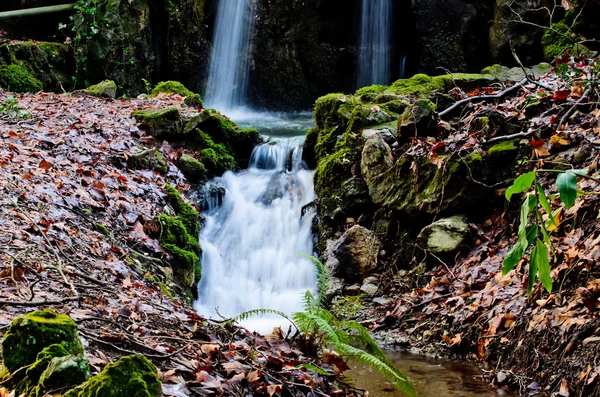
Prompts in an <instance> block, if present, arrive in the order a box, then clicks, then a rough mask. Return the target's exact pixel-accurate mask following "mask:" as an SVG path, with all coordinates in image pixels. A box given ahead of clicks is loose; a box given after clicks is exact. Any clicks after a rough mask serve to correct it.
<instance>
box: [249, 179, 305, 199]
mask: <svg viewBox="0 0 600 397" xmlns="http://www.w3.org/2000/svg"><path fill="white" fill-rule="evenodd" d="M285 196H287V197H292V198H293V199H294V200H301V199H302V186H301V183H300V179H298V176H297V175H296V174H292V173H288V172H286V171H283V172H280V173H278V174H276V175H274V176H273V178H271V180H270V181H269V184H268V185H267V188H266V190H265V192H264V193H263V194H262V195H261V196H260V197H259V198H258V201H259V202H261V203H262V204H264V205H271V203H272V202H273V201H275V200H277V199H280V198H283V197H285Z"/></svg>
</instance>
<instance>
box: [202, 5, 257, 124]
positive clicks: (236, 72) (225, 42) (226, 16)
mask: <svg viewBox="0 0 600 397" xmlns="http://www.w3.org/2000/svg"><path fill="white" fill-rule="evenodd" d="M251 4H252V0H221V1H219V2H218V5H217V7H218V8H217V18H216V21H215V30H214V33H213V41H212V43H213V50H212V54H211V57H210V68H209V72H208V82H207V87H206V92H205V94H204V99H205V103H206V104H207V106H208V107H211V108H216V109H219V110H220V111H221V112H225V113H226V112H227V111H228V110H231V109H235V108H238V107H241V106H243V105H244V103H245V100H246V95H247V92H248V77H249V68H250V42H251V38H252V34H253V32H254V19H253V17H252V15H251V7H250V6H251Z"/></svg>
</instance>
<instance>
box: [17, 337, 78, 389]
mask: <svg viewBox="0 0 600 397" xmlns="http://www.w3.org/2000/svg"><path fill="white" fill-rule="evenodd" d="M68 355H69V352H68V351H67V349H65V348H64V346H63V345H61V344H59V343H55V344H53V345H50V346H47V347H45V348H43V349H42V351H40V352H39V353H38V355H37V357H36V360H35V362H34V363H33V364H32V365H31V367H29V368H28V369H27V371H25V374H26V376H27V377H28V378H29V379H30V381H31V383H32V384H34V385H35V384H37V383H38V381H39V379H40V376H41V375H42V373H43V372H44V371H45V370H46V368H48V364H49V363H50V361H51V360H52V359H53V358H55V357H65V356H68Z"/></svg>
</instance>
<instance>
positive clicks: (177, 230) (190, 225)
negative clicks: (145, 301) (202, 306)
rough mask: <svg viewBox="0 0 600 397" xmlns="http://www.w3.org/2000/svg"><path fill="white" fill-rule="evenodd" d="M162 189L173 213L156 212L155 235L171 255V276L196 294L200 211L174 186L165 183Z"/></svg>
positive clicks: (199, 277) (199, 249)
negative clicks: (156, 229)
mask: <svg viewBox="0 0 600 397" xmlns="http://www.w3.org/2000/svg"><path fill="white" fill-rule="evenodd" d="M165 191H166V192H167V195H168V199H167V201H168V202H169V204H170V205H171V207H173V211H174V212H175V214H176V216H171V215H167V214H160V215H158V216H157V217H156V218H155V219H154V221H155V222H156V223H157V224H158V226H159V230H160V232H159V233H158V235H157V236H156V237H157V238H158V239H159V242H160V244H161V246H162V247H163V248H164V249H165V251H166V252H168V253H169V255H170V256H171V262H170V263H171V267H172V268H173V273H174V276H175V280H176V281H177V282H179V284H180V285H182V286H183V287H184V288H185V290H186V291H187V292H188V293H189V294H190V296H193V297H197V293H198V291H197V288H196V285H197V284H198V282H199V281H200V279H201V278H202V268H201V266H200V255H201V254H202V248H201V247H200V243H199V237H200V214H199V213H198V211H196V210H195V209H194V207H192V206H191V205H190V204H188V203H186V202H185V201H184V200H183V198H182V197H181V195H180V194H179V192H178V191H177V189H175V188H174V187H172V186H170V185H166V186H165Z"/></svg>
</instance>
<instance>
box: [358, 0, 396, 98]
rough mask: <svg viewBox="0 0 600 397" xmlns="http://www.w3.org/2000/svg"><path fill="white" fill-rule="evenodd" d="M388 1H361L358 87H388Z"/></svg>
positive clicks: (391, 17) (389, 58) (389, 1)
mask: <svg viewBox="0 0 600 397" xmlns="http://www.w3.org/2000/svg"><path fill="white" fill-rule="evenodd" d="M392 22H393V14H392V0H362V8H361V26H360V40H359V43H358V47H359V55H358V79H357V82H358V87H364V86H368V85H371V84H390V82H391V81H390V80H391V59H392V54H391V37H392V33H391V32H392V30H393V29H392Z"/></svg>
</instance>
